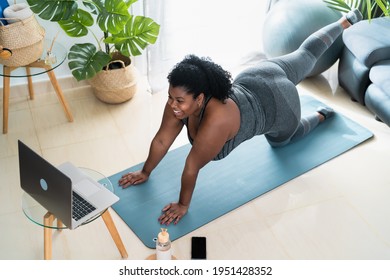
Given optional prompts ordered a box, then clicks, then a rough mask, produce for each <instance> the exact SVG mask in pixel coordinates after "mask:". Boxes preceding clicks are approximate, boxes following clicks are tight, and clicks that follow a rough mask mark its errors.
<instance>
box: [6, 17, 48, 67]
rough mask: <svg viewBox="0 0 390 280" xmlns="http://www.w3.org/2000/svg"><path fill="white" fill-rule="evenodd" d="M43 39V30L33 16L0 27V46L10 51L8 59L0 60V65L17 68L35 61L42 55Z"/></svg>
mask: <svg viewBox="0 0 390 280" xmlns="http://www.w3.org/2000/svg"><path fill="white" fill-rule="evenodd" d="M44 38H45V29H44V28H43V27H42V26H40V25H39V23H38V22H37V20H36V18H35V16H34V15H32V16H31V17H29V18H26V19H24V20H20V21H18V22H15V23H12V24H8V25H0V45H1V46H3V47H5V48H7V49H10V50H11V51H12V56H11V57H10V58H7V59H1V58H0V64H3V65H5V66H11V67H19V66H25V65H28V64H30V63H32V62H34V61H36V60H37V59H39V58H40V57H41V55H42V52H43V40H44Z"/></svg>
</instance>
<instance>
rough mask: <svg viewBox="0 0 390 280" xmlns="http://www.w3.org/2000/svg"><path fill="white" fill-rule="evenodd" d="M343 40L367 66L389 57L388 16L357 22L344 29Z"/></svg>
mask: <svg viewBox="0 0 390 280" xmlns="http://www.w3.org/2000/svg"><path fill="white" fill-rule="evenodd" d="M343 42H344V44H345V46H346V47H347V48H348V49H349V50H350V51H351V53H353V55H354V56H355V57H356V58H357V59H358V60H359V61H360V62H361V63H362V64H364V65H365V66H367V67H368V68H370V67H371V66H372V65H373V64H375V63H377V62H378V61H381V60H385V59H390V18H387V17H380V18H374V19H372V20H371V21H368V20H362V21H360V22H358V23H357V24H355V25H353V26H352V27H350V28H348V29H346V30H345V31H344V33H343Z"/></svg>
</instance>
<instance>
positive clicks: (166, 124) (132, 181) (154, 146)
mask: <svg viewBox="0 0 390 280" xmlns="http://www.w3.org/2000/svg"><path fill="white" fill-rule="evenodd" d="M182 128H183V123H182V122H181V121H180V120H178V119H177V118H176V117H175V116H174V114H173V112H172V109H171V108H170V107H169V105H168V103H167V104H166V105H165V109H164V114H163V118H162V121H161V125H160V128H159V130H158V131H157V133H156V135H155V136H154V138H153V140H152V142H151V144H150V148H149V155H148V157H147V159H146V161H145V164H144V166H143V168H142V170H139V171H136V172H130V173H127V174H124V175H123V176H122V178H121V179H120V180H119V185H120V186H122V188H127V187H128V186H131V185H136V184H140V183H143V182H145V181H147V180H148V178H149V176H150V174H151V173H152V171H153V170H154V168H156V166H157V165H158V164H159V162H160V161H161V160H162V159H163V157H164V156H165V154H166V153H167V151H168V149H169V147H170V146H171V145H172V143H173V141H175V139H176V137H177V136H178V135H179V133H180V131H181V129H182Z"/></svg>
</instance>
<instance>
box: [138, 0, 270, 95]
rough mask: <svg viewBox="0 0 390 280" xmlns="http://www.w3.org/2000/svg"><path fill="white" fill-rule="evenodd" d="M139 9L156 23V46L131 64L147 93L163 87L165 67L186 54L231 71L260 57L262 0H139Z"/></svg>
mask: <svg viewBox="0 0 390 280" xmlns="http://www.w3.org/2000/svg"><path fill="white" fill-rule="evenodd" d="M136 4H137V5H134V9H136V10H134V12H137V11H142V13H143V14H144V15H146V16H149V17H151V18H153V19H154V20H155V21H156V22H157V23H159V24H160V26H161V27H160V34H159V37H158V40H157V42H156V44H154V45H151V46H149V47H148V49H147V51H146V55H145V56H141V57H137V58H136V65H137V67H138V68H139V69H141V71H142V72H143V73H144V74H147V76H148V80H149V83H150V88H151V91H152V92H158V91H161V90H164V89H165V88H167V86H168V84H167V80H166V76H167V75H168V73H169V71H170V69H171V68H172V67H173V66H174V64H176V63H177V62H179V61H180V60H182V59H183V58H184V56H185V55H187V54H190V53H191V54H196V55H198V56H208V57H210V58H211V59H212V60H213V61H215V62H216V63H219V64H221V66H222V67H224V68H225V69H227V70H229V71H231V72H234V70H235V69H238V68H239V67H240V66H243V65H244V64H248V63H252V62H254V61H256V60H258V58H259V57H260V58H262V55H261V53H262V43H261V40H262V28H263V20H264V17H265V11H266V8H265V7H266V6H267V1H265V0H239V1H238V0H236V1H232V0H142V1H139V2H137V3H136Z"/></svg>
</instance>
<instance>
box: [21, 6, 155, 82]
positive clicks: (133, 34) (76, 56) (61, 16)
mask: <svg viewBox="0 0 390 280" xmlns="http://www.w3.org/2000/svg"><path fill="white" fill-rule="evenodd" d="M137 1H138V0H27V2H28V4H29V6H30V8H31V10H32V11H33V12H34V13H35V14H37V15H38V16H39V17H40V18H42V19H44V20H49V21H53V22H57V23H58V24H59V26H60V27H61V28H62V29H63V30H64V31H65V33H66V34H67V35H68V36H70V37H84V36H86V35H87V34H89V33H91V34H92V35H93V37H94V38H95V39H96V44H92V43H76V44H74V45H73V46H72V47H71V48H70V50H69V54H68V60H69V63H68V66H69V69H70V70H71V71H72V75H73V76H74V77H75V78H76V79H77V80H78V81H81V80H87V79H91V78H92V77H94V76H95V75H96V74H97V73H98V72H100V71H102V69H103V68H104V67H105V65H107V64H108V63H109V62H110V60H111V59H112V54H113V53H115V52H119V53H120V54H122V55H123V56H126V57H130V56H137V55H141V53H142V50H144V49H145V48H146V47H147V46H148V45H149V44H154V43H155V42H156V40H157V37H158V34H159V30H160V25H159V24H157V23H156V22H154V21H153V19H151V18H148V17H144V16H134V15H132V14H130V12H129V10H130V7H131V5H132V4H133V3H135V2H137ZM95 25H97V26H98V27H99V29H100V30H101V31H102V34H101V36H100V37H97V36H96V35H95V34H94V32H93V31H92V27H93V26H95ZM95 30H96V29H95ZM99 38H101V39H99ZM102 46H105V48H104V50H103V48H102Z"/></svg>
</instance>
